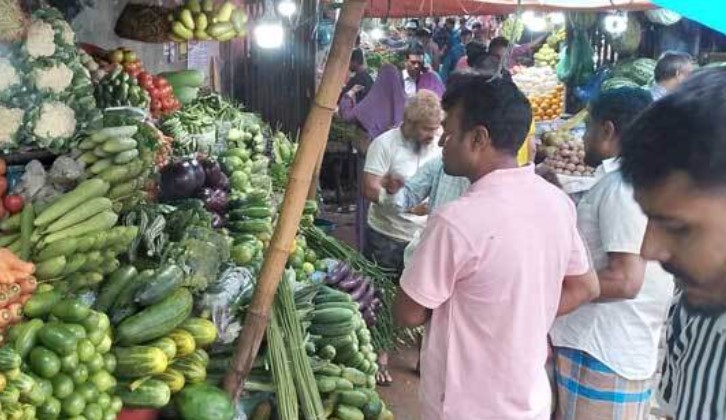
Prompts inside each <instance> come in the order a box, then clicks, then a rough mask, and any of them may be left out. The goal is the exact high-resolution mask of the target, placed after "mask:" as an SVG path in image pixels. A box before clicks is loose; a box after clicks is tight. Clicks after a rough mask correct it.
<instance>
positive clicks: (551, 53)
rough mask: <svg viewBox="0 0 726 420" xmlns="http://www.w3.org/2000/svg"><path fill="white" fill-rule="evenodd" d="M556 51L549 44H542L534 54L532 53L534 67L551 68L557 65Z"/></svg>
mask: <svg viewBox="0 0 726 420" xmlns="http://www.w3.org/2000/svg"><path fill="white" fill-rule="evenodd" d="M557 60H558V55H557V51H555V49H554V48H553V47H551V46H550V45H549V44H544V45H543V46H542V48H540V49H539V50H538V51H537V52H536V53H534V65H535V66H537V67H552V68H554V67H555V66H556V65H557Z"/></svg>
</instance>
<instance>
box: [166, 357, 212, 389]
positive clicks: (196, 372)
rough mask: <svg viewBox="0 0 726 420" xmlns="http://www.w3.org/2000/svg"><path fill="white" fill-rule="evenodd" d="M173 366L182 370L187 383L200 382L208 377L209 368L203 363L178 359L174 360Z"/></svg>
mask: <svg viewBox="0 0 726 420" xmlns="http://www.w3.org/2000/svg"><path fill="white" fill-rule="evenodd" d="M171 367H172V369H174V370H177V371H179V372H181V374H182V375H184V378H186V381H187V383H190V384H198V383H202V382H204V380H205V379H207V368H206V367H205V366H204V365H202V364H201V363H197V362H195V361H192V360H189V359H177V360H174V362H172V364H171Z"/></svg>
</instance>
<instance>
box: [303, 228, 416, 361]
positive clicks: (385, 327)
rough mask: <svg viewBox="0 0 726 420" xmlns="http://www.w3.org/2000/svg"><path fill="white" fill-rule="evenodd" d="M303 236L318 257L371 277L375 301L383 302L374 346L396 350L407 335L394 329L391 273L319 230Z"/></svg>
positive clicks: (377, 348) (312, 230)
mask: <svg viewBox="0 0 726 420" xmlns="http://www.w3.org/2000/svg"><path fill="white" fill-rule="evenodd" d="M301 231H302V233H303V235H304V236H305V238H306V240H307V245H308V246H309V247H310V249H312V250H314V251H315V253H316V254H317V256H318V257H322V258H332V259H335V260H338V261H345V262H346V264H347V265H349V266H350V268H352V269H353V270H354V271H355V272H357V273H359V274H360V275H362V276H364V277H368V278H370V279H371V280H372V282H373V283H374V284H375V286H376V289H377V290H376V291H375V292H374V295H375V296H374V299H375V297H378V298H379V300H380V302H381V303H380V310H379V311H378V313H377V314H376V319H375V325H374V326H373V327H372V328H371V333H372V341H373V346H374V348H375V349H376V350H387V349H390V348H391V347H393V345H394V341H395V340H396V339H397V338H405V336H406V335H408V334H406V333H407V331H396V330H395V328H394V325H393V317H392V315H391V309H390V308H391V307H392V305H393V298H394V296H395V286H394V285H393V282H391V280H390V273H388V272H386V271H384V270H383V269H382V268H380V267H378V266H377V265H375V264H374V263H372V262H370V261H369V260H367V259H366V258H365V257H363V255H361V254H360V252H358V251H357V250H355V249H353V248H351V247H350V246H349V245H347V244H344V243H342V242H340V241H338V240H337V239H335V238H333V237H331V236H328V235H326V234H325V232H323V231H322V230H320V229H319V228H317V227H315V226H313V227H303V228H301Z"/></svg>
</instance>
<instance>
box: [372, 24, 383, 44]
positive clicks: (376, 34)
mask: <svg viewBox="0 0 726 420" xmlns="http://www.w3.org/2000/svg"><path fill="white" fill-rule="evenodd" d="M370 35H371V38H373V40H374V41H379V40H381V39H383V37H384V36H385V35H386V34H385V33H383V29H381V28H378V27H376V28H373V29H371V33H370Z"/></svg>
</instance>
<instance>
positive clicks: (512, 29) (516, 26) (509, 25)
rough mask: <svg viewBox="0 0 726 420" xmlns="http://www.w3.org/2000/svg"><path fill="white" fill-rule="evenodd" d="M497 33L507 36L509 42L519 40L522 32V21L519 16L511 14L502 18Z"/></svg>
mask: <svg viewBox="0 0 726 420" xmlns="http://www.w3.org/2000/svg"><path fill="white" fill-rule="evenodd" d="M499 33H500V35H501V36H503V37H505V38H507V40H509V42H512V43H516V42H519V39H520V38H522V34H523V33H524V22H522V19H521V18H520V17H518V16H516V15H511V16H509V17H507V19H505V20H504V22H503V23H502V27H501V30H500V32H499Z"/></svg>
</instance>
